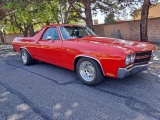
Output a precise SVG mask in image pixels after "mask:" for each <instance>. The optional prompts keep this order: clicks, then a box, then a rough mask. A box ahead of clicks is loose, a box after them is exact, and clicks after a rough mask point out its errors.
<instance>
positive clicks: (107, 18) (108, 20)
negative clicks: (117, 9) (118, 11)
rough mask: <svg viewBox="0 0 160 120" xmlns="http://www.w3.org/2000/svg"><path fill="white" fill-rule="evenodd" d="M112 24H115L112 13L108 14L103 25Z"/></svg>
mask: <svg viewBox="0 0 160 120" xmlns="http://www.w3.org/2000/svg"><path fill="white" fill-rule="evenodd" d="M113 22H116V20H115V16H114V13H110V14H109V15H107V16H106V17H105V19H104V23H113Z"/></svg>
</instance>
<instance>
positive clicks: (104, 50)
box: [12, 24, 154, 78]
mask: <svg viewBox="0 0 160 120" xmlns="http://www.w3.org/2000/svg"><path fill="white" fill-rule="evenodd" d="M60 26H75V25H65V24H62V25H59V24H55V25H48V26H46V27H44V28H42V30H40V31H39V32H38V33H37V34H36V35H35V36H33V37H17V38H14V40H13V41H12V46H13V49H14V50H15V51H16V52H20V51H21V49H25V50H27V51H28V53H29V54H30V56H31V57H32V58H33V59H36V60H40V61H44V62H47V63H51V64H54V65H57V66H61V67H64V68H67V69H70V70H75V67H76V64H77V62H78V60H79V59H80V58H81V57H86V58H90V59H93V60H95V61H96V62H98V64H99V65H100V67H101V69H102V72H103V74H104V76H109V77H113V78H123V77H125V76H126V75H128V74H131V73H136V72H140V71H143V70H146V69H147V64H148V62H149V61H150V59H151V55H152V51H153V50H154V46H153V45H152V44H150V43H146V42H135V41H125V40H121V39H117V38H107V37H97V36H86V37H82V38H72V39H68V40H64V39H63V36H62V33H61V30H60ZM51 27H56V29H57V31H58V34H59V37H60V39H59V40H45V41H44V40H42V35H43V34H44V32H45V31H46V30H47V29H48V28H51ZM129 54H135V60H134V61H133V62H131V63H129V64H127V65H126V64H125V61H126V56H127V55H129Z"/></svg>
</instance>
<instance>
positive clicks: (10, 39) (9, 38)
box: [5, 34, 23, 43]
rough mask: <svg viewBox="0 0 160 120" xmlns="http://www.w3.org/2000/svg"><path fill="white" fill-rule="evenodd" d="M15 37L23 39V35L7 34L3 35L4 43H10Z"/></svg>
mask: <svg viewBox="0 0 160 120" xmlns="http://www.w3.org/2000/svg"><path fill="white" fill-rule="evenodd" d="M15 37H23V34H7V35H5V39H6V43H11V42H12V40H13V39H14V38H15Z"/></svg>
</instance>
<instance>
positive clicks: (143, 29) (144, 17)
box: [140, 0, 151, 42]
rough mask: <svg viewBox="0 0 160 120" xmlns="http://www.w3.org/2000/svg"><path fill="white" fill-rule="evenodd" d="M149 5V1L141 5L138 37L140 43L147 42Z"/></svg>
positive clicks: (146, 0) (145, 0)
mask: <svg viewBox="0 0 160 120" xmlns="http://www.w3.org/2000/svg"><path fill="white" fill-rule="evenodd" d="M150 5H151V2H150V0H144V3H143V5H142V12H141V21H140V37H141V41H144V42H148V31H147V27H148V14H149V7H150Z"/></svg>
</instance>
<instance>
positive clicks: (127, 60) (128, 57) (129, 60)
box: [126, 54, 135, 65]
mask: <svg viewBox="0 0 160 120" xmlns="http://www.w3.org/2000/svg"><path fill="white" fill-rule="evenodd" d="M134 60H135V54H131V55H127V56H126V65H128V64H130V63H132V62H134Z"/></svg>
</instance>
